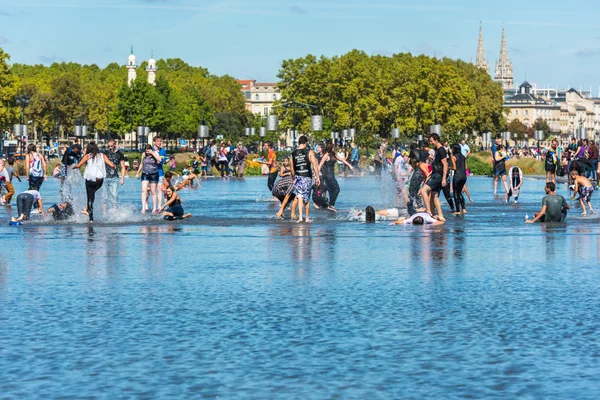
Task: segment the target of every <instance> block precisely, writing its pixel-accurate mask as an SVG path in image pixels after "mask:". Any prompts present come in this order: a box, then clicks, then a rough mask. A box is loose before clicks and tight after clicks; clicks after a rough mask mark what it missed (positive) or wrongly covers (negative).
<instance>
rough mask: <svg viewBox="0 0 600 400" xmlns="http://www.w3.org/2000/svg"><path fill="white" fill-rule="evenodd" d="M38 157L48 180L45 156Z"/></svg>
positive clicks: (39, 155)
mask: <svg viewBox="0 0 600 400" xmlns="http://www.w3.org/2000/svg"><path fill="white" fill-rule="evenodd" d="M38 157H39V158H40V162H41V163H42V171H44V179H46V159H45V158H44V156H42V155H41V154H39V153H38Z"/></svg>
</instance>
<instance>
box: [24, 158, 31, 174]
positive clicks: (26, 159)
mask: <svg viewBox="0 0 600 400" xmlns="http://www.w3.org/2000/svg"><path fill="white" fill-rule="evenodd" d="M29 162H30V158H29V153H28V154H27V155H26V156H25V176H29Z"/></svg>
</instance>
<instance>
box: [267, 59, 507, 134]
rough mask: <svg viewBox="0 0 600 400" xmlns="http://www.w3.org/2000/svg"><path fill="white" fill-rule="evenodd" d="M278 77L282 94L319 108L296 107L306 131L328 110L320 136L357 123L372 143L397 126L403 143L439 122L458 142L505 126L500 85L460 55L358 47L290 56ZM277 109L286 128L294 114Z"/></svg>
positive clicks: (301, 127) (446, 132) (355, 125)
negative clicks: (387, 53) (383, 52)
mask: <svg viewBox="0 0 600 400" xmlns="http://www.w3.org/2000/svg"><path fill="white" fill-rule="evenodd" d="M278 78H279V88H280V90H281V93H282V99H288V100H291V99H295V100H296V101H298V102H303V103H308V104H312V105H315V106H317V110H318V111H314V110H311V109H310V108H297V109H296V116H295V122H296V124H297V126H298V130H300V131H304V132H306V131H309V130H310V116H311V114H322V115H323V117H324V118H323V121H324V123H323V125H324V129H323V131H322V132H320V133H316V136H317V137H319V138H326V137H328V136H329V134H330V132H331V131H340V132H341V130H342V129H347V128H354V129H356V130H357V132H358V133H357V139H358V141H359V142H364V144H369V143H368V142H370V141H373V140H376V138H377V135H378V136H379V137H389V136H390V131H391V129H392V128H395V127H397V128H399V129H400V131H401V138H402V139H403V140H411V139H414V138H416V136H417V135H418V134H423V135H424V136H426V135H427V134H428V133H429V126H430V125H432V124H434V122H435V121H437V122H438V123H440V124H442V126H443V130H444V133H445V134H447V135H448V136H447V137H448V138H449V139H451V140H458V139H459V138H462V137H463V135H464V133H467V132H468V133H471V132H472V131H474V130H475V131H478V132H483V131H486V130H490V131H491V132H500V131H502V130H503V129H505V128H506V120H505V118H504V115H503V109H502V105H503V91H502V88H501V87H500V85H499V84H498V83H497V82H494V81H493V80H492V79H491V77H490V76H489V74H487V73H486V72H485V71H483V70H481V69H479V68H477V67H475V66H474V65H473V64H471V63H467V62H464V61H460V60H451V59H448V58H444V59H441V60H440V59H437V58H432V57H428V56H424V55H420V56H413V55H411V54H405V53H402V54H395V55H393V56H391V57H388V56H381V55H374V56H369V55H367V54H366V53H365V52H363V51H359V50H352V51H350V52H349V53H347V54H344V55H342V56H335V57H325V56H321V57H320V58H317V57H315V56H314V55H311V54H309V55H307V56H305V57H301V58H297V59H289V60H285V61H283V64H282V67H281V70H280V72H279V75H278ZM284 101H285V100H284ZM275 110H276V112H277V114H278V115H279V116H280V120H281V126H282V127H283V128H290V129H291V127H292V126H293V125H294V115H293V113H292V111H291V110H290V109H289V108H283V107H279V108H275ZM461 132H462V133H461Z"/></svg>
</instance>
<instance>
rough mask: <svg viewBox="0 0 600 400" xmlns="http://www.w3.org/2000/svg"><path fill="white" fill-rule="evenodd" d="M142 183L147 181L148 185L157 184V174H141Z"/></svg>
mask: <svg viewBox="0 0 600 400" xmlns="http://www.w3.org/2000/svg"><path fill="white" fill-rule="evenodd" d="M142 181H148V182H150V183H158V172H155V173H153V174H144V173H142Z"/></svg>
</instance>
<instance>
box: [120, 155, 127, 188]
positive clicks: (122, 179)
mask: <svg viewBox="0 0 600 400" xmlns="http://www.w3.org/2000/svg"><path fill="white" fill-rule="evenodd" d="M126 173H127V169H126V168H125V160H121V185H123V184H124V183H125V174H126Z"/></svg>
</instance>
